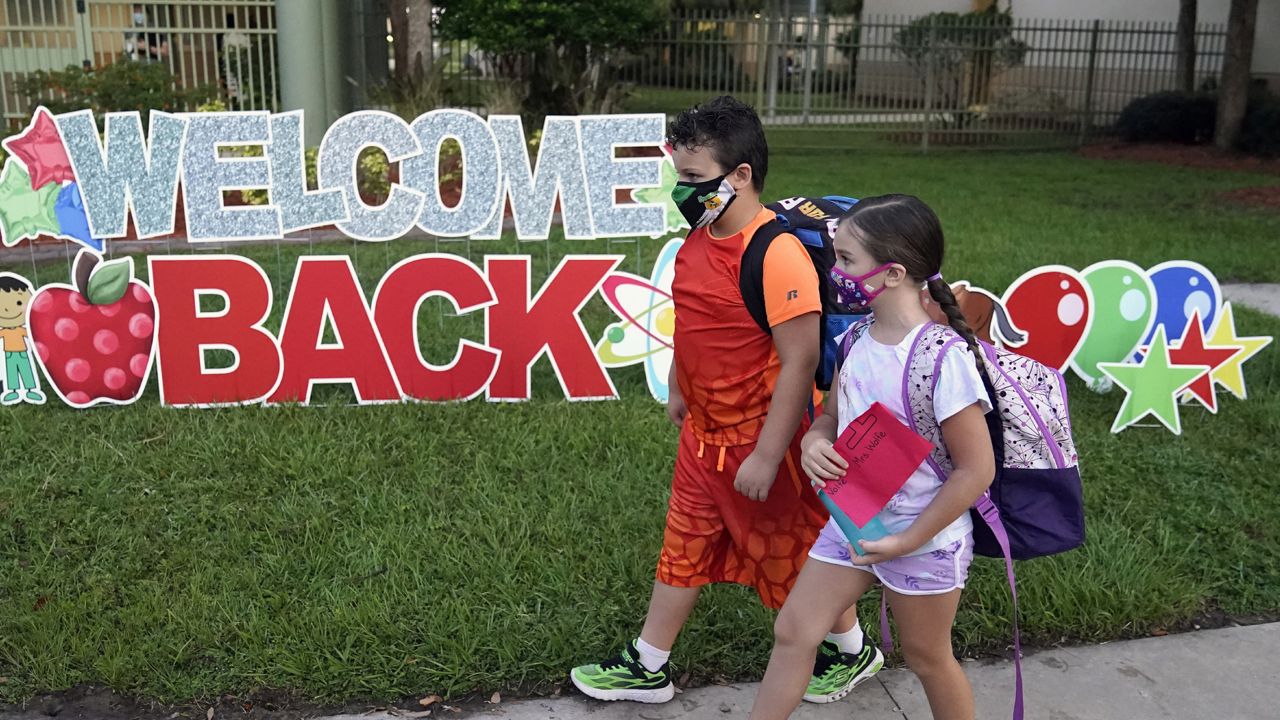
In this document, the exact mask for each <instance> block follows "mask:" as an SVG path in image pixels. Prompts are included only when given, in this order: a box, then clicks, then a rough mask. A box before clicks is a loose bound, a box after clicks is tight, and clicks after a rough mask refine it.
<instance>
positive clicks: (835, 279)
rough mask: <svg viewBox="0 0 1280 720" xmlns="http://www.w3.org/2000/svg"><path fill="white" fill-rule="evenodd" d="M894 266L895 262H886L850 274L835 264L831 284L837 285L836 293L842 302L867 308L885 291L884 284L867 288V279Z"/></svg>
mask: <svg viewBox="0 0 1280 720" xmlns="http://www.w3.org/2000/svg"><path fill="white" fill-rule="evenodd" d="M892 266H893V263H885V264H884V265H881V266H880V267H878V268H876V269H875V270H872V271H871V272H868V273H864V274H862V275H850V274H849V273H847V272H845V271H843V270H841V269H840V268H838V267H835V266H834V265H833V266H832V267H831V273H830V278H831V284H833V285H835V286H836V294H837V295H838V296H839V300H840V302H841V304H844V305H851V306H853V307H854V308H866V307H869V306H870V305H871V301H872V300H875V299H876V296H877V295H879V294H880V293H882V292H884V285H881V286H880V287H878V288H876V289H874V290H871V289H868V288H867V286H866V281H867V280H868V279H869V278H873V277H875V276H876V275H878V274H880V273H882V272H884V271H885V270H888V269H889V268H890V267H892Z"/></svg>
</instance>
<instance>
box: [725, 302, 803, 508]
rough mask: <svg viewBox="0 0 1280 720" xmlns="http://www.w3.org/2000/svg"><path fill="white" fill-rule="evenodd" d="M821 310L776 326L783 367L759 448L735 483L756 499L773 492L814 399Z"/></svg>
mask: <svg viewBox="0 0 1280 720" xmlns="http://www.w3.org/2000/svg"><path fill="white" fill-rule="evenodd" d="M821 317H822V316H821V315H820V314H819V313H816V312H811V313H805V314H804V315H801V316H799V317H795V318H792V319H790V320H787V321H786V322H783V323H781V324H778V325H775V326H774V327H773V344H774V347H775V348H777V352H778V360H779V361H780V363H781V368H780V369H779V371H778V381H777V384H776V385H775V386H774V389H773V400H772V402H771V403H770V405H769V414H768V415H767V416H766V417H765V420H764V428H763V429H762V430H761V431H760V438H759V440H757V441H756V448H755V450H753V451H752V452H751V455H750V456H749V457H747V459H746V460H744V461H743V463H742V467H741V468H740V469H739V470H738V477H737V478H736V479H735V480H734V484H733V486H734V487H735V488H737V490H738V492H740V493H742V494H743V495H746V496H747V497H749V498H751V499H752V500H764V499H765V498H766V497H768V495H769V488H770V487H772V486H773V481H774V478H776V477H777V475H778V465H779V464H780V463H781V462H782V458H783V456H784V455H786V452H787V448H789V447H790V446H791V440H792V439H793V438H794V437H795V435H796V429H797V428H799V427H800V421H801V419H802V418H803V417H804V413H805V412H806V411H807V410H808V408H809V403H810V402H812V401H813V375H814V372H815V371H816V370H817V369H818V359H819V358H818V353H819V350H820V348H819V347H818V339H819V320H820V318H821Z"/></svg>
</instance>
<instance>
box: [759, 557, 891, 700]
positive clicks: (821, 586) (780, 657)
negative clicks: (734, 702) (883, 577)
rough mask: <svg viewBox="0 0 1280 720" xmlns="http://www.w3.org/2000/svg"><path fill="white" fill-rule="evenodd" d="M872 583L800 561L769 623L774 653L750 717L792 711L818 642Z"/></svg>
mask: <svg viewBox="0 0 1280 720" xmlns="http://www.w3.org/2000/svg"><path fill="white" fill-rule="evenodd" d="M874 582H875V576H874V575H872V574H871V573H868V572H863V571H861V570H855V569H853V568H848V567H841V566H839V565H832V564H829V563H825V562H821V561H810V562H808V563H806V564H805V566H804V568H803V569H801V571H800V577H799V578H798V579H797V580H796V584H795V587H794V588H793V589H792V590H791V594H790V595H789V596H788V597H787V602H786V604H785V605H783V606H782V610H781V612H779V613H778V619H777V621H776V622H775V623H774V645H773V653H772V654H771V655H770V656H769V667H768V669H767V670H766V671H765V675H764V681H763V682H762V683H761V684H760V690H759V692H758V694H757V695H756V702H755V706H754V707H752V709H751V718H752V720H768V719H770V718H779V719H782V718H787V717H789V716H790V715H791V712H792V711H793V710H795V709H796V706H797V705H799V704H800V699H801V697H802V696H803V695H804V694H805V689H806V687H807V686H808V684H809V682H810V679H811V677H812V675H811V671H812V669H813V666H814V658H815V655H816V654H817V649H818V644H819V643H820V642H822V639H823V637H825V636H826V634H827V630H828V629H830V628H831V627H832V626H833V625H834V624H835V622H836V619H837V618H838V617H840V616H841V615H842V614H843V613H844V612H845V611H846V610H847V609H848V608H849V607H850V606H852V605H853V604H854V603H856V602H857V600H858V598H860V597H862V594H863V593H865V592H866V591H867V589H868V588H870V587H871V585H872V583H874Z"/></svg>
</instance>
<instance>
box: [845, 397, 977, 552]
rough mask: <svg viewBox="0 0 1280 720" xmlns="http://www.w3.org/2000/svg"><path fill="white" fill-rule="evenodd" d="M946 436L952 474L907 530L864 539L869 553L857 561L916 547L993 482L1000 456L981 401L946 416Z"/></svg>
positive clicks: (958, 515)
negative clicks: (992, 445)
mask: <svg viewBox="0 0 1280 720" xmlns="http://www.w3.org/2000/svg"><path fill="white" fill-rule="evenodd" d="M942 439H943V441H944V442H945V443H946V444H947V449H948V450H949V451H950V452H951V460H952V462H953V463H954V464H955V469H954V470H953V471H952V472H951V476H950V477H948V478H947V481H946V482H944V483H943V484H942V489H941V490H939V491H938V494H937V495H936V496H935V497H934V498H933V502H931V503H929V506H928V507H926V508H925V509H924V512H922V513H920V517H917V518H916V520H915V522H913V523H911V526H910V527H908V528H907V529H906V530H905V531H903V532H901V533H898V534H896V535H889V536H888V537H883V538H880V539H879V540H862V541H860V542H861V546H862V549H863V550H864V551H865V552H866V555H862V556H860V557H854V558H853V563H854V564H855V565H871V564H874V563H879V562H884V561H886V560H892V559H893V558H895V557H900V556H902V555H906V554H907V553H909V552H912V551H913V550H916V549H917V548H919V547H920V546H922V545H924V544H925V543H927V542H929V539H930V538H932V537H933V536H935V535H937V534H938V533H940V532H942V530H943V529H944V528H946V527H947V526H948V525H950V524H951V523H953V522H955V520H956V518H958V517H960V515H961V514H962V513H964V512H966V511H967V510H968V509H969V508H970V507H972V506H973V503H974V501H976V500H977V499H978V497H979V496H981V495H982V493H984V492H986V490H987V488H988V487H990V486H991V481H992V480H993V479H995V475H996V459H995V453H994V451H992V449H991V436H990V435H989V434H988V432H987V420H986V416H985V413H983V411H982V406H981V405H979V404H978V403H974V404H972V405H970V406H969V407H967V408H965V409H963V410H961V411H960V412H958V413H956V414H955V415H952V416H951V417H949V418H947V419H946V420H944V421H943V422H942Z"/></svg>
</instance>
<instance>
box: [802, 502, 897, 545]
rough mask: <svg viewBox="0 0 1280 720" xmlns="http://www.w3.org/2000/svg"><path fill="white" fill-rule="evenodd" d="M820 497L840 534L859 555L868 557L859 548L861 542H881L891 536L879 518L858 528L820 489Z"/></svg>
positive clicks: (874, 518) (872, 519)
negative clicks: (880, 540)
mask: <svg viewBox="0 0 1280 720" xmlns="http://www.w3.org/2000/svg"><path fill="white" fill-rule="evenodd" d="M818 497H819V498H821V499H822V504H823V505H826V506H827V512H829V513H831V519H832V520H835V521H836V525H837V526H839V528H840V532H843V533H844V536H845V537H846V538H848V539H849V546H850V547H852V548H853V551H854V552H856V553H858V554H859V555H866V553H865V552H863V551H862V548H860V547H858V541H859V540H879V539H880V538H882V537H885V536H886V535H889V534H890V533H889V530H888V528H886V527H885V526H884V523H882V522H880V518H879V516H877V517H873V518H871V520H869V521H868V522H867V524H866V525H864V526H862V527H858V526H857V525H854V524H853V521H852V520H850V519H849V516H848V515H845V514H844V511H843V510H841V509H840V506H839V505H836V501H835V500H832V499H831V497H830V496H828V495H827V494H826V493H825V492H823V491H822V490H820V489H819V490H818Z"/></svg>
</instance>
